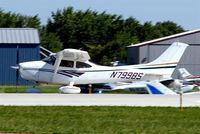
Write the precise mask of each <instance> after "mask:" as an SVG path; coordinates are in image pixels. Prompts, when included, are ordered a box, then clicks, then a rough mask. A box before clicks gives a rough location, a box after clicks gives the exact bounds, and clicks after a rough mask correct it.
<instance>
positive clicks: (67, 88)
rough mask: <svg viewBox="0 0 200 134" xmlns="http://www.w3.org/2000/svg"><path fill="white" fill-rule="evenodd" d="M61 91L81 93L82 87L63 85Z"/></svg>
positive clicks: (64, 92)
mask: <svg viewBox="0 0 200 134" xmlns="http://www.w3.org/2000/svg"><path fill="white" fill-rule="evenodd" d="M59 92H60V93H63V94H79V93H80V92H81V89H80V88H79V87H76V86H63V87H60V88H59Z"/></svg>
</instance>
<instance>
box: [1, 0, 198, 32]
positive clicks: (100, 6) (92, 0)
mask: <svg viewBox="0 0 200 134" xmlns="http://www.w3.org/2000/svg"><path fill="white" fill-rule="evenodd" d="M69 6H72V7H73V8H74V10H83V11H85V10H87V9H90V10H93V11H97V12H99V13H101V12H103V11H106V13H109V14H117V15H122V17H123V18H124V19H126V18H128V17H133V18H135V19H136V20H138V21H139V22H140V23H141V24H143V23H144V22H147V21H150V22H152V24H155V23H156V22H163V21H173V22H175V23H176V24H178V25H180V26H181V27H183V28H184V29H185V30H195V29H200V0H165V1H163V0H0V8H1V9H2V10H4V11H5V12H8V11H11V12H15V13H20V14H22V15H31V16H33V15H38V16H39V18H40V20H41V23H42V24H46V23H47V19H48V18H50V17H51V13H52V12H56V11H57V10H58V9H64V8H67V7H69Z"/></svg>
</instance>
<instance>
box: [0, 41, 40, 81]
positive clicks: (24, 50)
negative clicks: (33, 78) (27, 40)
mask: <svg viewBox="0 0 200 134" xmlns="http://www.w3.org/2000/svg"><path fill="white" fill-rule="evenodd" d="M0 56H1V58H0V63H1V65H0V74H1V75H0V85H17V84H18V85H26V84H31V82H28V81H26V80H24V79H22V78H21V77H20V76H19V75H18V73H17V70H15V69H12V68H11V66H16V65H17V64H18V63H19V62H24V61H30V60H39V59H40V54H39V44H34V45H33V44H32V45H30V44H23V45H22V44H20V45H19V44H0Z"/></svg>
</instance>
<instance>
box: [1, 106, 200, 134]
mask: <svg viewBox="0 0 200 134" xmlns="http://www.w3.org/2000/svg"><path fill="white" fill-rule="evenodd" d="M199 124H200V108H195V107H194V108H185V109H184V111H180V110H179V109H178V108H171V107H167V108H164V107H144V108H142V107H95V106H93V107H39V106H38V107H11V106H10V107H9V106H0V132H5V133H35V134H39V133H44V134H46V133H48V134H49V133H70V134H74V133H75V134H76V133H92V134H94V133H95V134H96V133H98V134H99V133H105V134H132V133H136V134H195V133H196V134H197V133H200V127H199Z"/></svg>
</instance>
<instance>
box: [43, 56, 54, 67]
mask: <svg viewBox="0 0 200 134" xmlns="http://www.w3.org/2000/svg"><path fill="white" fill-rule="evenodd" d="M42 61H44V62H46V63H48V64H50V65H54V64H55V61H56V58H55V56H49V57H46V58H44V59H43V60H42Z"/></svg>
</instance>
